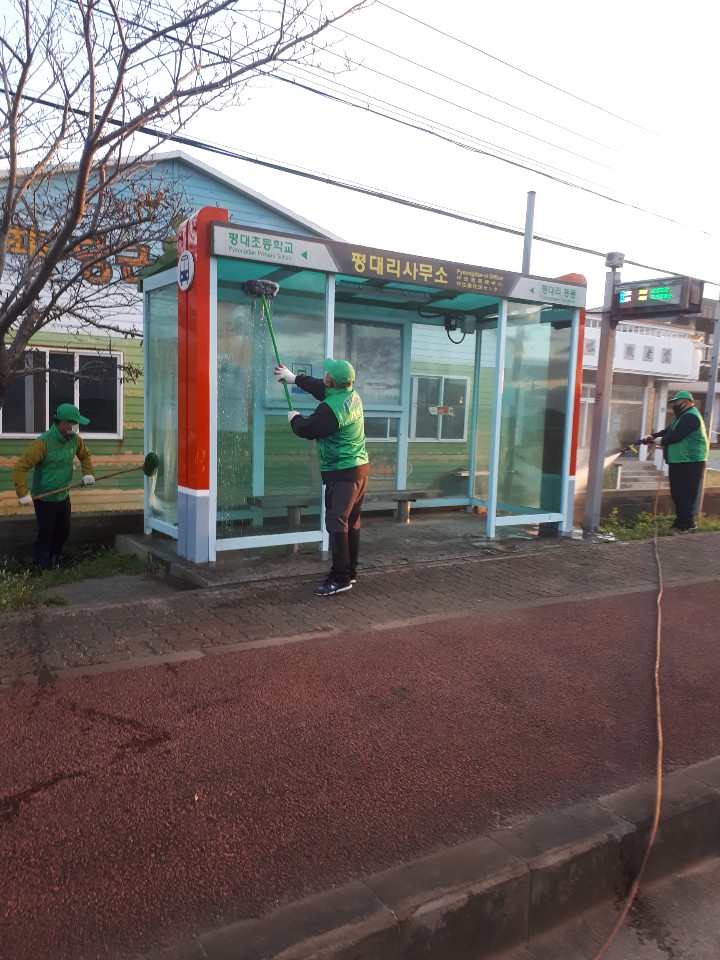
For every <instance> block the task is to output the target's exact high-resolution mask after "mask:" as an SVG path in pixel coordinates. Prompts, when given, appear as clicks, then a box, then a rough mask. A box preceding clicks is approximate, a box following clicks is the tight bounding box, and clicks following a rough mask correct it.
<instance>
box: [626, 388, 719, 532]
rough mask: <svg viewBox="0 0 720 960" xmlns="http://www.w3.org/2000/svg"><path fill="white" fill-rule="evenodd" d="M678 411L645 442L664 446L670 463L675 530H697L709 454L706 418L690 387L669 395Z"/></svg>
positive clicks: (674, 411) (673, 406) (671, 402)
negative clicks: (697, 506)
mask: <svg viewBox="0 0 720 960" xmlns="http://www.w3.org/2000/svg"><path fill="white" fill-rule="evenodd" d="M670 406H671V407H672V411H673V413H674V415H675V418H674V420H673V421H672V423H671V424H670V426H669V427H666V428H665V429H664V430H658V432H657V433H649V434H648V435H647V436H646V437H643V439H642V442H643V443H644V444H651V443H657V444H659V445H660V446H662V448H663V454H664V456H665V460H666V462H667V464H668V479H669V480H670V495H671V497H672V498H673V503H674V504H675V522H674V523H673V527H674V529H676V530H681V531H683V532H687V531H688V530H695V529H697V528H696V525H695V505H696V503H697V500H698V496H699V494H700V488H701V485H702V480H703V475H704V473H705V464H706V463H707V458H708V438H707V432H706V430H705V422H704V420H703V418H702V416H701V414H700V411H699V410H698V409H697V407H696V406H695V403H694V401H693V395H692V394H691V393H690V391H689V390H678V391H677V393H676V394H675V395H674V396H673V397H670Z"/></svg>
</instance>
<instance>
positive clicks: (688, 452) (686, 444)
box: [667, 407, 708, 463]
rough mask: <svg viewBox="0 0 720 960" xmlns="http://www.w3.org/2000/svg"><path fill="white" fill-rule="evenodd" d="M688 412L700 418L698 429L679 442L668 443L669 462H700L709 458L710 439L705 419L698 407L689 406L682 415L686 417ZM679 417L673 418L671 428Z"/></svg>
mask: <svg viewBox="0 0 720 960" xmlns="http://www.w3.org/2000/svg"><path fill="white" fill-rule="evenodd" d="M688 413H691V414H693V415H694V416H696V417H697V418H698V429H697V430H693V432H692V433H689V434H688V435H687V436H686V437H684V438H683V439H682V440H681V441H680V442H679V443H670V444H668V446H667V462H668V463H698V461H702V460H707V458H708V440H707V432H706V430H705V421H704V420H703V418H702V416H701V415H700V411H699V410H698V409H697V407H689V408H688V409H687V410H686V411H685V413H682V414H681V415H680V416H682V417H684V416H685V415H686V414H688ZM679 419H680V417H676V418H675V419H674V420H673V422H672V423H671V424H670V430H672V429H673V427H675V425H676V424H677V422H678V420H679Z"/></svg>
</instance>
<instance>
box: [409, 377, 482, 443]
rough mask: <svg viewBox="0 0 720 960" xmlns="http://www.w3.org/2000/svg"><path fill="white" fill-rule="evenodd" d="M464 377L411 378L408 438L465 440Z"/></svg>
mask: <svg viewBox="0 0 720 960" xmlns="http://www.w3.org/2000/svg"><path fill="white" fill-rule="evenodd" d="M467 396H468V380H467V378H466V377H413V378H412V382H411V397H412V403H411V409H410V439H411V440H444V441H453V440H454V441H458V440H465V439H466V427H467V415H466V410H467Z"/></svg>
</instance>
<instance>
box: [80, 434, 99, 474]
mask: <svg viewBox="0 0 720 960" xmlns="http://www.w3.org/2000/svg"><path fill="white" fill-rule="evenodd" d="M76 456H77V458H78V460H79V461H80V466H81V467H82V472H83V476H84V475H85V474H88V473H92V474H94V473H95V470H94V468H93V462H92V458H91V456H90V451H89V450H88V448H87V447H86V446H85V441H84V440H83V438H82V437H78V446H77V454H76Z"/></svg>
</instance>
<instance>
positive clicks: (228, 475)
mask: <svg viewBox="0 0 720 960" xmlns="http://www.w3.org/2000/svg"><path fill="white" fill-rule="evenodd" d="M217 277H218V281H217V521H216V535H217V538H218V540H223V539H234V538H237V537H246V536H260V535H265V534H287V533H293V532H302V531H308V530H317V529H318V527H319V515H320V495H321V485H320V468H319V464H318V459H317V453H316V450H315V444H314V443H311V442H309V441H307V440H302V439H300V438H299V437H296V436H295V434H294V433H293V432H292V430H291V429H290V426H289V424H288V416H287V415H288V405H287V401H286V398H285V393H284V390H283V387H282V384H279V383H278V382H277V380H276V379H275V377H274V375H273V368H274V367H275V365H276V358H275V352H274V349H273V344H272V338H271V335H270V328H269V324H268V322H267V319H266V317H265V316H264V315H263V310H262V302H261V300H259V299H254V298H252V297H248V296H247V295H246V294H245V293H244V292H243V290H242V289H241V286H240V285H241V284H242V283H243V282H245V281H247V280H250V279H258V278H261V279H269V280H273V281H274V282H276V283H278V284H279V285H280V290H279V292H278V294H277V296H276V297H275V298H274V299H272V300H270V301H269V307H270V310H271V317H272V325H273V329H274V333H275V339H276V343H277V346H278V351H279V353H280V359H281V360H282V362H283V363H284V364H285V365H286V366H288V367H290V368H291V369H292V370H293V371H294V372H295V373H306V374H309V375H311V376H315V377H319V378H322V376H323V371H322V361H323V356H324V331H325V274H323V273H320V272H316V271H307V270H292V269H289V268H288V269H287V270H282V271H279V270H278V269H277V268H273V270H272V271H268V270H267V269H266V270H265V271H263V270H262V268H260V269H259V266H258V264H256V263H247V262H244V261H233V260H218V270H217ZM289 391H290V398H291V402H292V405H293V408H294V409H297V410H298V411H299V412H300V413H302V414H304V415H308V414H309V413H311V412H312V410H314V409H315V407H316V405H317V401H316V400H314V399H313V398H312V397H311V396H310V395H309V394H307V393H305V392H304V391H302V390H300V388H299V387H294V386H289Z"/></svg>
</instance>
